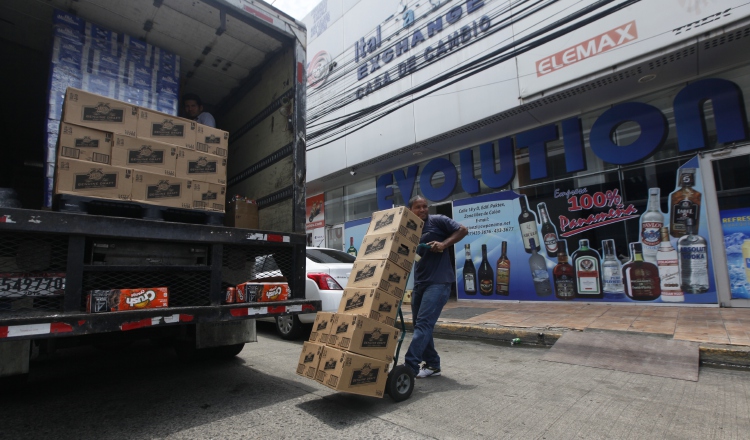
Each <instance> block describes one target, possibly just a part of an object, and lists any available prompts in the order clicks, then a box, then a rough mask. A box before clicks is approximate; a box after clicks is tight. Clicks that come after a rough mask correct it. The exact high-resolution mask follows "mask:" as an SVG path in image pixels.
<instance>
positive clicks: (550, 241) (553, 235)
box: [536, 203, 557, 258]
mask: <svg viewBox="0 0 750 440" xmlns="http://www.w3.org/2000/svg"><path fill="white" fill-rule="evenodd" d="M536 207H537V209H538V210H539V216H540V217H542V240H543V241H544V248H545V249H546V250H547V256H548V257H550V258H555V257H556V256H557V229H555V225H553V224H552V222H551V221H550V219H549V211H547V204H546V203H539V204H538V205H536Z"/></svg>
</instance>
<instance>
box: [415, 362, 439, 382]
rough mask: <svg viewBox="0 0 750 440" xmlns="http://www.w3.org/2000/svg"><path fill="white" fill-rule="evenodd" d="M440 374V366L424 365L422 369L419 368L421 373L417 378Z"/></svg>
mask: <svg viewBox="0 0 750 440" xmlns="http://www.w3.org/2000/svg"><path fill="white" fill-rule="evenodd" d="M435 376H440V368H432V367H428V366H427V365H425V366H424V367H422V369H421V370H419V373H418V374H417V378H419V379H423V378H425V377H435Z"/></svg>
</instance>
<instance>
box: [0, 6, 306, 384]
mask: <svg viewBox="0 0 750 440" xmlns="http://www.w3.org/2000/svg"><path fill="white" fill-rule="evenodd" d="M0 18H1V19H2V20H0V21H1V22H2V23H1V24H0V30H1V33H0V50H1V51H2V52H1V53H2V55H3V59H4V60H5V62H4V63H3V67H0V69H2V78H3V79H2V80H1V81H2V87H3V89H4V94H3V96H4V97H5V103H4V105H3V106H2V107H3V109H4V110H3V131H4V132H5V137H4V140H5V141H4V142H3V145H2V146H0V150H1V151H2V158H3V160H1V161H0V379H4V381H6V382H7V381H13V382H14V383H18V380H17V379H18V378H19V377H20V378H23V377H24V376H27V375H28V372H29V361H30V359H31V360H32V361H33V359H34V358H36V357H38V356H44V355H47V354H50V353H53V352H54V351H55V350H59V349H62V348H67V347H74V346H80V345H88V344H92V345H96V346H100V347H117V346H120V345H122V344H129V343H131V342H132V341H135V340H138V339H150V340H152V341H155V342H156V343H158V344H165V345H171V346H174V347H175V349H176V350H177V354H178V355H179V356H180V357H181V358H183V359H189V358H193V357H195V356H218V357H231V356H234V355H236V354H238V353H239V352H240V351H241V350H242V347H243V345H244V344H245V343H247V342H253V341H255V339H256V334H255V319H256V318H261V317H269V316H278V315H284V314H298V313H301V312H304V313H310V312H316V311H317V310H319V309H320V301H309V300H306V299H305V292H304V286H305V245H306V236H305V234H304V229H305V87H306V78H305V67H306V66H305V44H306V43H305V42H306V31H305V28H304V25H302V24H301V23H299V22H297V21H296V20H294V19H293V18H291V17H289V16H287V15H285V14H284V13H282V12H281V11H279V10H277V9H275V8H273V7H272V6H270V5H268V4H267V3H264V2H262V1H258V0H200V1H190V2H188V1H182V0H129V1H116V0H76V1H72V0H49V1H47V0H45V1H28V0H8V1H4V2H2V5H0ZM76 90H87V91H88V92H91V93H95V94H97V95H101V96H107V97H110V98H113V99H117V100H118V102H121V103H125V104H129V105H131V106H132V108H133V112H132V113H133V114H131V115H130V116H131V117H133V118H135V119H134V120H135V121H136V122H135V123H134V124H135V125H132V127H129V128H128V129H127V130H123V131H122V132H120V133H117V132H116V131H117V130H113V131H115V132H114V133H112V136H113V137H115V138H116V137H117V136H124V137H125V138H128V137H129V138H130V140H131V141H132V140H133V139H135V136H138V137H142V136H141V135H142V134H143V132H141V133H140V134H138V133H136V131H134V130H142V129H141V128H139V127H141V125H139V122H138V121H140V122H144V121H145V120H146V118H147V117H148V115H150V114H152V112H157V113H154V114H156V115H157V116H158V117H164V115H172V116H175V117H177V116H179V114H180V113H181V110H180V94H182V93H185V92H189V93H194V94H196V95H198V96H199V97H200V99H201V100H202V104H203V106H204V109H205V110H206V111H210V113H212V114H213V116H214V117H215V120H216V123H217V127H218V128H219V129H221V130H223V131H224V132H226V133H227V135H226V136H227V137H226V138H225V139H221V136H217V135H216V134H215V132H211V133H203V134H204V135H205V138H204V139H201V137H200V136H201V133H198V134H197V135H196V136H197V138H196V139H197V142H196V145H195V146H194V147H193V149H192V150H191V148H190V145H181V146H179V147H178V148H177V150H179V151H182V150H185V151H184V154H182V156H185V157H187V159H183V158H182V157H181V156H180V154H177V157H176V158H174V161H175V162H176V163H178V164H179V161H180V160H187V161H190V160H193V159H190V157H192V156H190V155H191V154H193V153H195V151H198V152H199V155H201V154H202V155H203V156H202V157H198V158H197V159H195V160H194V162H200V161H201V160H204V159H205V155H206V154H213V155H214V156H212V157H219V158H220V159H219V160H220V161H221V162H222V165H223V166H225V167H226V181H225V182H224V181H222V179H218V180H216V181H213V182H211V183H210V185H214V186H210V187H209V186H208V184H209V183H208V182H202V183H201V184H200V185H202V188H203V194H202V197H203V199H202V200H201V199H200V197H201V195H200V194H199V195H198V200H196V199H195V198H193V199H191V198H190V196H188V197H187V199H186V202H185V203H183V204H182V205H174V206H152V205H149V204H148V203H149V202H145V203H140V202H136V199H134V197H135V196H134V194H135V187H136V186H137V184H136V180H138V179H137V176H138V175H140V173H141V172H142V170H140V171H139V170H137V169H136V170H133V172H132V173H130V174H128V176H127V178H129V179H132V180H133V188H132V189H131V192H130V193H128V192H123V193H121V194H119V195H118V196H117V197H114V198H107V197H106V196H107V194H104V195H105V197H104V198H100V197H83V196H82V197H76V196H75V193H73V195H71V194H62V192H64V191H60V188H59V186H60V181H57V182H56V181H55V177H56V176H58V177H59V176H60V175H61V173H62V171H63V169H64V171H65V172H67V173H72V172H71V167H74V166H77V165H76V164H78V165H80V163H81V162H84V167H85V168H86V169H87V170H89V171H87V172H88V175H87V176H86V177H85V179H88V180H87V182H89V181H93V180H95V179H101V178H102V176H105V177H104V178H106V174H107V172H106V169H107V168H106V167H107V166H115V165H117V163H118V162H117V160H126V159H127V157H125V156H122V157H120V159H117V157H119V156H116V155H111V157H110V158H105V159H106V162H105V159H102V158H103V157H104V156H102V155H96V154H90V155H88V156H86V155H85V154H84V156H85V157H78V156H77V159H70V160H68V158H69V157H70V156H69V154H72V153H71V151H72V152H73V153H75V151H73V150H66V154H68V156H67V157H66V158H65V161H64V163H63V162H61V161H60V154H61V152H60V147H59V143H58V140H59V139H60V135H61V133H60V127H61V126H62V127H63V130H64V131H66V132H67V130H69V129H71V127H68V126H66V125H65V124H66V122H65V119H66V118H65V116H64V115H63V114H62V112H63V104H64V102H65V99H71V98H70V96H72V94H74V92H75V91H76ZM71 91H73V92H71ZM66 94H68V95H67V96H66ZM81 95H83V94H81ZM87 96H88V95H87ZM79 98H80V97H79V96H77V95H76V99H79ZM108 105H109V104H106V103H103V102H101V103H99V107H104V111H105V113H106V111H108V110H111V109H108ZM71 108H72V107H71ZM68 111H69V112H72V111H73V110H68ZM76 111H78V110H76ZM83 111H84V113H85V112H86V111H91V112H94V113H91V114H92V115H94V116H96V115H98V114H99V113H101V112H102V111H103V110H102V108H96V105H95V106H94V107H93V110H92V109H89V110H85V109H84V110H83ZM128 111H129V110H128ZM97 112H98V113H97ZM71 114H72V113H69V115H68V116H70V115H71ZM102 114H103V113H102ZM69 119H70V118H68V120H69ZM167 119H168V118H167ZM167 119H164V121H165V123H164V124H162V126H161V129H163V130H172V131H174V130H173V128H174V127H173V126H172V122H169V125H167V124H166V121H167ZM169 121H171V119H169ZM73 126H76V125H75V122H73ZM134 127H135V128H134ZM197 127H198V129H200V128H201V127H202V126H197ZM128 130H130V132H128ZM81 139H82V140H80V145H74V147H76V148H77V147H81V148H80V150H82V151H83V150H86V147H88V146H91V145H92V144H95V141H94V140H93V138H92V137H91V136H83V137H81ZM107 139H108V140H107V142H110V140H109V138H107ZM111 141H112V142H113V144H112V145H115V146H117V144H116V142H115V141H114V140H111ZM224 141H226V148H225V149H223V150H222V149H221V148H219V149H217V147H216V145H212V144H213V143H216V144H217V145H218V144H220V143H221V142H224ZM97 142H98V141H97ZM127 142H129V141H128V139H122V140H121V143H122V145H127ZM165 142H166V141H165ZM201 147H202V148H203V149H201ZM123 148H124V147H123ZM139 148H145V147H143V146H140V147H139ZM148 153H149V154H151V153H153V150H152V147H151V146H149V147H148ZM75 154H78V153H75ZM123 157H124V159H123ZM87 158H88V160H89V162H85V160H86V159H87ZM92 158H93V159H92ZM112 158H114V161H115V165H112V164H113V162H112V160H113V159H112ZM97 160H98V161H99V162H100V163H95V161H97ZM143 162H144V163H146V162H148V160H144V161H143ZM106 164H109V165H106ZM120 165H121V164H120ZM146 171H149V170H146ZM151 171H153V170H151ZM143 172H145V171H143ZM79 177H80V176H78V177H76V176H73V177H72V178H74V179H77V178H79ZM172 177H174V176H172ZM177 177H179V176H177ZM165 180H166V179H164V180H158V181H156V182H155V184H154V187H155V188H157V189H158V190H164V191H167V192H169V191H170V190H171V189H170V186H169V185H168V183H165ZM144 182H145V178H144V179H141V180H140V181H139V183H140V184H141V186H144V185H145V183H144ZM79 183H80V182H79ZM56 184H57V185H58V187H56V186H55V185H56ZM196 186H198V185H196V184H195V182H193V184H192V189H194V190H198V188H196ZM84 187H85V185H84ZM148 188H150V187H148ZM148 188H146V189H145V190H144V191H146V192H148V191H150V189H148ZM206 188H210V189H206ZM128 194H130V195H128ZM207 194H208V195H207ZM84 196H85V194H84ZM237 196H239V197H237ZM139 200H140V199H139ZM247 201H252V203H251V204H248V202H247ZM191 203H192V204H191ZM180 207H183V208H186V209H180ZM249 207H252V208H253V209H247V208H249ZM263 277H271V278H268V279H264V278H263ZM265 281H268V282H276V283H282V284H283V283H287V285H288V289H285V290H283V292H285V293H286V294H285V295H284V296H279V295H274V296H273V297H271V296H270V295H268V297H266V296H265V295H261V296H254V297H249V298H248V297H243V298H239V299H238V298H237V296H236V286H238V285H244V283H247V282H255V283H262V282H265ZM266 290H268V291H274V292H276V291H278V292H281V291H282V289H266ZM263 291H265V290H263ZM228 293H229V296H228ZM146 304H147V305H146Z"/></svg>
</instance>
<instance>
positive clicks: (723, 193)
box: [701, 145, 750, 307]
mask: <svg viewBox="0 0 750 440" xmlns="http://www.w3.org/2000/svg"><path fill="white" fill-rule="evenodd" d="M701 169H702V170H703V172H704V182H703V185H704V191H705V201H704V206H705V208H706V209H707V213H706V214H707V215H708V224H709V225H710V235H711V241H712V242H713V243H724V246H712V257H713V261H714V274H715V276H716V286H717V291H718V299H719V303H720V304H721V305H722V306H724V307H750V145H744V146H741V147H728V148H725V149H723V150H719V151H715V152H711V153H705V154H701Z"/></svg>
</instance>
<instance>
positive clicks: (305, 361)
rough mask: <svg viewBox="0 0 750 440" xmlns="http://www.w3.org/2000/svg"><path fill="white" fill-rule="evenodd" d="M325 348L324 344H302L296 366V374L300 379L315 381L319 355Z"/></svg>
mask: <svg viewBox="0 0 750 440" xmlns="http://www.w3.org/2000/svg"><path fill="white" fill-rule="evenodd" d="M324 347H325V345H324V344H318V343H317V342H309V341H307V342H305V343H304V344H302V353H301V354H300V355H299V363H298V364H297V374H299V375H300V376H302V377H307V378H309V379H312V380H315V376H316V374H317V373H318V364H319V363H320V354H321V352H322V351H323V348H324Z"/></svg>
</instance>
